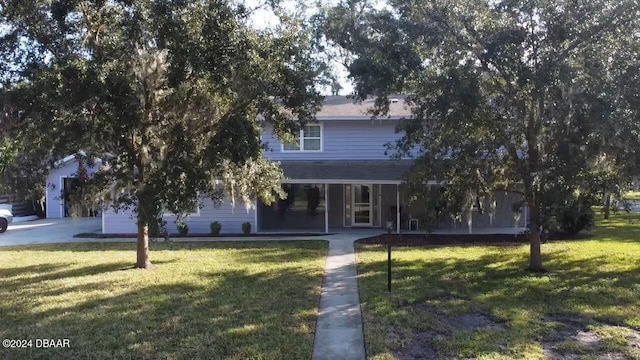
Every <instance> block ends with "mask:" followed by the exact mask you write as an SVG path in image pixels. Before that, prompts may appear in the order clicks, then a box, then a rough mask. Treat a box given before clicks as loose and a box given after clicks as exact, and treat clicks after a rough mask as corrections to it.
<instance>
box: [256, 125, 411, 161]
mask: <svg viewBox="0 0 640 360" xmlns="http://www.w3.org/2000/svg"><path fill="white" fill-rule="evenodd" d="M321 124H322V126H323V135H322V142H323V144H322V148H323V150H322V151H319V152H313V151H310V152H304V151H302V152H300V151H299V152H282V151H281V150H282V146H281V144H282V143H281V142H280V140H278V138H277V136H276V135H275V134H273V130H272V127H271V126H269V125H267V126H266V127H265V129H264V133H263V136H262V140H263V142H265V143H266V144H267V146H268V148H267V152H266V153H265V157H266V158H268V159H270V160H387V159H389V155H385V144H386V143H388V142H394V141H396V140H397V139H399V138H400V134H396V133H395V126H396V125H397V124H398V121H397V120H375V121H368V120H360V121H348V120H345V121H322V122H321Z"/></svg>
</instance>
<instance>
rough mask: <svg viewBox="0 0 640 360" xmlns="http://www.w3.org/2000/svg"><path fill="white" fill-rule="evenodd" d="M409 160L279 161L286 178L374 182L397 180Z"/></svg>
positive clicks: (313, 180)
mask: <svg viewBox="0 0 640 360" xmlns="http://www.w3.org/2000/svg"><path fill="white" fill-rule="evenodd" d="M412 164H413V161H412V160H318V161H313V160H309V161H302V160H290V161H281V162H280V166H281V167H282V170H283V171H284V175H285V177H286V179H287V180H285V182H300V183H305V182H306V183H328V184H331V183H336V184H343V183H348V182H367V181H369V182H375V183H377V184H399V183H401V182H402V179H403V176H404V175H405V173H406V172H407V171H408V170H409V169H410V168H411V165H412Z"/></svg>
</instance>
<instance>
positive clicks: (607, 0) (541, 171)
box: [322, 0, 640, 271]
mask: <svg viewBox="0 0 640 360" xmlns="http://www.w3.org/2000/svg"><path fill="white" fill-rule="evenodd" d="M639 11H640V4H639V3H638V2H637V1H630V0H624V1H613V0H597V1H586V2H580V1H561V0H523V1H488V0H473V1H462V0H434V1H429V2H425V1H415V0H389V1H386V2H378V3H376V4H372V3H370V2H367V1H358V0H351V1H343V2H341V3H340V4H339V5H337V6H335V7H329V8H326V9H325V11H324V13H323V16H322V23H323V34H324V36H326V39H327V40H328V41H331V42H333V43H334V44H336V45H337V46H340V47H342V48H343V49H346V50H348V51H349V54H350V57H349V60H350V61H349V63H348V66H349V71H350V74H351V77H352V78H353V80H354V81H355V92H356V95H357V97H358V98H359V99H363V98H365V97H366V96H369V95H375V96H378V97H379V101H378V102H377V108H376V111H375V112H374V114H384V113H385V112H386V111H387V109H388V104H389V96H390V95H391V94H394V93H406V94H410V96H409V97H408V98H407V100H406V101H407V104H408V106H410V108H411V109H412V112H413V117H412V119H407V120H405V121H404V122H403V123H402V124H401V126H400V127H399V129H398V130H399V131H400V132H402V133H403V136H402V138H401V139H400V140H399V141H398V142H397V143H396V144H393V148H394V149H395V150H396V151H397V154H398V155H410V154H411V153H412V151H415V149H418V152H419V153H418V155H417V163H416V166H415V168H414V171H413V180H414V182H415V181H417V182H418V183H422V184H423V183H424V182H425V181H426V180H442V181H446V182H447V183H448V184H449V186H450V187H451V188H453V189H456V191H457V192H460V191H465V190H464V189H467V190H470V191H472V192H475V193H476V194H482V193H491V192H493V191H494V190H496V189H510V190H515V191H520V192H522V193H523V195H524V198H525V200H526V205H527V206H528V207H529V208H530V209H531V211H530V223H531V235H530V241H531V257H530V264H529V269H530V270H532V271H543V270H544V269H543V264H542V257H541V251H540V229H541V226H542V225H544V222H545V217H546V214H545V211H546V210H548V208H549V207H550V206H551V205H552V204H554V203H557V201H558V197H559V196H560V195H563V196H567V194H570V193H571V192H572V191H573V190H575V189H577V188H578V187H580V186H583V185H584V184H585V183H591V182H592V179H591V175H592V174H591V173H590V169H591V165H590V163H591V162H593V160H594V159H595V157H596V155H598V154H606V153H615V154H616V156H617V157H618V159H619V162H618V164H617V165H616V166H619V165H623V163H626V164H629V163H630V154H629V151H628V150H629V149H631V148H633V146H630V143H631V142H633V141H637V139H638V136H639V132H638V125H637V120H636V119H637V118H638V117H637V115H638V110H639V108H638V106H637V99H638V97H637V89H638V88H637V83H636V81H637V79H638V76H639V72H638V66H637V58H638V53H637V45H638V36H639V35H640V34H639V29H640V27H639V26H638V25H639V23H638V21H639V19H640V16H639V15H640V13H639ZM631 59H636V61H632V60H631ZM612 138H613V139H612ZM612 140H614V141H615V143H616V144H617V145H615V146H614V144H613V143H612Z"/></svg>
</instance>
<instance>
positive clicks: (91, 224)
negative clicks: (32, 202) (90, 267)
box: [0, 217, 102, 246]
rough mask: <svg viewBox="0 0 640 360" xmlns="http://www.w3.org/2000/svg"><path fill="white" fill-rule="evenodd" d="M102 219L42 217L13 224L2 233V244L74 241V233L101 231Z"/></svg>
mask: <svg viewBox="0 0 640 360" xmlns="http://www.w3.org/2000/svg"><path fill="white" fill-rule="evenodd" d="M101 221H102V219H101V218H99V217H97V218H96V217H92V218H65V219H42V220H36V221H29V222H25V223H18V224H11V225H9V229H8V230H7V232H6V233H4V234H0V246H10V245H27V244H43V243H60V242H67V241H73V240H74V239H73V235H76V234H79V233H87V232H100V231H101V229H102V223H101ZM76 240H77V239H76Z"/></svg>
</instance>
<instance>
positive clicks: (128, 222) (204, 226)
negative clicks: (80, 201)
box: [102, 199, 256, 234]
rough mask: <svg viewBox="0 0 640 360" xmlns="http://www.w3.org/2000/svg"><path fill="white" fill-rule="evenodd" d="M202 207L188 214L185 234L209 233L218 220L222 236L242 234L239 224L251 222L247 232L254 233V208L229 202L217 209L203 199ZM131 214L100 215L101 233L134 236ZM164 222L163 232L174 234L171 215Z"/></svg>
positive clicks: (132, 215)
mask: <svg viewBox="0 0 640 360" xmlns="http://www.w3.org/2000/svg"><path fill="white" fill-rule="evenodd" d="M203 204H204V207H203V208H202V209H200V213H199V214H198V215H191V216H189V217H188V218H186V219H185V220H184V222H185V223H186V224H187V225H189V233H192V234H209V233H210V231H211V230H210V227H209V226H210V224H211V223H212V222H213V221H218V222H219V223H220V224H221V225H222V231H221V232H222V233H224V234H240V233H242V224H243V223H245V222H249V223H251V231H252V232H255V231H256V223H255V209H249V210H247V209H246V208H245V206H244V204H241V203H236V205H235V207H233V206H232V205H231V202H230V201H228V200H225V201H224V202H223V203H222V205H221V206H220V207H214V205H213V202H212V201H211V199H204V200H203ZM134 215H135V214H133V213H132V211H119V212H118V213H117V214H116V213H115V212H114V211H113V210H112V209H108V210H107V211H105V212H103V215H102V216H103V218H102V223H103V228H102V232H103V233H104V234H134V233H136V232H137V227H136V219H135V217H134ZM163 218H164V220H165V221H166V222H167V229H168V230H169V232H170V233H177V228H176V223H175V216H171V215H169V216H164V217H163Z"/></svg>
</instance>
